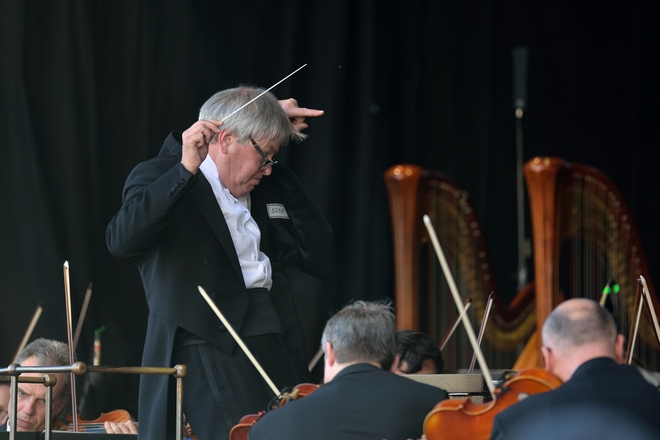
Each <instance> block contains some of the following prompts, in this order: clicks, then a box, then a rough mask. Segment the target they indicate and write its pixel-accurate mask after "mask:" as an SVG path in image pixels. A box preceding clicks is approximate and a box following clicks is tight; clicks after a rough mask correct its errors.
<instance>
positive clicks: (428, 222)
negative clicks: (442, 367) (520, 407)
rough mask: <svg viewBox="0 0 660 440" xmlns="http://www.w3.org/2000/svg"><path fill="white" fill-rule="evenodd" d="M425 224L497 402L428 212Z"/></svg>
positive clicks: (490, 379) (484, 362) (488, 372)
mask: <svg viewBox="0 0 660 440" xmlns="http://www.w3.org/2000/svg"><path fill="white" fill-rule="evenodd" d="M424 225H425V226H426V229H427V231H428V232H429V237H430V238H431V242H432V243H433V247H434V248H435V253H436V255H437V257H438V260H439V261H440V266H441V267H442V271H443V272H444V274H445V278H446V279H447V284H449V290H450V291H451V294H452V297H453V298H454V302H455V303H456V308H457V309H458V310H459V312H461V314H460V315H461V320H462V321H463V326H464V327H465V331H466V333H467V335H468V339H469V340H470V343H471V344H472V348H473V349H474V351H475V353H476V354H477V360H478V361H479V367H480V368H481V372H482V374H483V375H484V379H485V380H486V386H487V387H488V391H490V395H491V397H492V398H493V402H495V401H496V400H497V396H496V395H495V387H494V386H493V378H492V377H491V375H490V370H489V369H488V364H486V359H485V358H484V355H483V353H482V352H481V348H480V347H479V344H478V343H477V338H476V336H475V335H474V330H473V329H472V324H470V320H469V319H468V318H467V316H466V315H465V313H462V312H464V310H463V304H462V301H461V295H460V293H458V288H457V287H456V282H455V281H454V277H453V276H452V274H451V270H449V265H448V264H447V259H446V258H445V253H444V252H443V251H442V247H441V246H440V242H439V241H438V236H437V235H436V233H435V229H434V228H433V223H431V218H430V217H429V216H428V215H426V214H424Z"/></svg>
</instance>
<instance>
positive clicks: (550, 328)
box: [543, 298, 617, 350]
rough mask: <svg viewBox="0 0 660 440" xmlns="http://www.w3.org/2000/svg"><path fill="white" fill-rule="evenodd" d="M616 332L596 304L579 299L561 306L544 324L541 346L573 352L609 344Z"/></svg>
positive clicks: (610, 320)
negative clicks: (598, 344) (590, 346)
mask: <svg viewBox="0 0 660 440" xmlns="http://www.w3.org/2000/svg"><path fill="white" fill-rule="evenodd" d="M616 336H617V330H616V324H615V323H614V318H613V317H612V315H611V314H610V313H609V312H608V311H607V310H606V309H605V308H604V307H601V306H600V304H598V303H597V302H596V301H593V300H590V299H585V298H580V299H572V300H570V305H569V304H567V303H565V304H564V306H562V305H561V304H560V305H559V306H558V307H557V308H555V310H553V311H552V313H550V315H549V316H548V318H547V319H546V321H545V323H544V324H543V344H544V345H546V346H548V347H550V348H555V349H557V348H560V349H568V350H572V349H575V348H579V347H582V346H584V345H587V344H594V343H605V344H612V347H614V345H613V344H614V341H615V340H616Z"/></svg>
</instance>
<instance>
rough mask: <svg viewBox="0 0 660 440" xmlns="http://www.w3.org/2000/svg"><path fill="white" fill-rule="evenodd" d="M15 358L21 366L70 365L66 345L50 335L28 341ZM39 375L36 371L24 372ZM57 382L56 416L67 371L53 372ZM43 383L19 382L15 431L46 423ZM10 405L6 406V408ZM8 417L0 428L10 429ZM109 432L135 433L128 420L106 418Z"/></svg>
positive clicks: (64, 396)
mask: <svg viewBox="0 0 660 440" xmlns="http://www.w3.org/2000/svg"><path fill="white" fill-rule="evenodd" d="M16 362H17V363H18V364H20V365H21V366H23V367H34V366H41V367H45V366H61V365H69V352H68V348H67V345H66V344H64V343H62V342H59V341H54V340H51V339H44V338H40V339H37V340H35V341H33V342H31V343H29V344H28V345H27V346H26V347H25V348H24V349H23V350H22V351H21V352H20V353H19V355H18V358H17V359H16ZM23 374H24V375H30V376H41V374H39V373H23ZM55 377H56V378H57V383H56V384H55V387H54V388H53V401H52V414H53V415H54V419H57V418H58V417H59V416H61V415H62V413H63V412H64V410H65V407H66V404H67V403H68V402H69V399H70V397H71V388H70V375H69V374H66V373H56V374H55ZM45 404H46V387H44V386H43V385H41V384H36V383H19V384H18V393H17V402H16V409H17V412H16V431H19V432H20V431H43V430H44V428H45V426H46V408H45ZM10 410H11V409H10V408H9V409H8V412H9V411H10ZM9 430H10V426H9V418H8V420H7V422H6V423H5V424H4V425H2V426H0V431H9ZM105 430H106V432H107V433H109V434H137V427H136V426H135V424H134V423H133V422H131V421H129V422H124V423H114V422H106V423H105Z"/></svg>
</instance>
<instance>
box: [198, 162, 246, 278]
mask: <svg viewBox="0 0 660 440" xmlns="http://www.w3.org/2000/svg"><path fill="white" fill-rule="evenodd" d="M198 175H199V176H198V181H197V184H196V185H194V186H193V187H192V188H190V191H189V194H190V195H191V197H192V199H193V201H194V202H195V204H196V205H197V207H198V208H199V210H200V211H201V212H202V215H203V216H204V219H205V220H206V221H207V222H208V224H209V226H210V227H211V230H212V231H213V234H214V235H215V237H216V238H217V239H218V241H219V242H220V245H222V248H223V249H224V250H225V252H226V253H227V256H228V257H229V261H231V265H232V267H233V268H234V270H236V272H237V273H238V274H239V275H240V276H241V278H242V277H243V272H242V271H241V266H240V264H239V263H238V255H236V248H235V247H234V242H233V241H232V239H231V234H230V233H229V228H228V227H227V222H226V221H225V216H224V215H223V214H222V210H221V209H220V206H219V205H218V202H217V200H216V199H215V196H214V195H213V189H211V184H209V182H208V180H206V177H204V173H202V172H201V171H200V172H198Z"/></svg>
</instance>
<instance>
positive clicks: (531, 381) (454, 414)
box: [424, 215, 562, 440]
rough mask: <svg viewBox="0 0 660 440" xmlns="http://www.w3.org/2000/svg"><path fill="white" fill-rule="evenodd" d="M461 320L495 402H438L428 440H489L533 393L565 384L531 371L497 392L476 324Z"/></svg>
mask: <svg viewBox="0 0 660 440" xmlns="http://www.w3.org/2000/svg"><path fill="white" fill-rule="evenodd" d="M424 224H425V226H426V228H427V230H428V232H429V237H430V238H431V242H432V243H433V247H434V248H435V251H436V254H437V257H438V260H439V261H440V265H441V267H442V270H443V271H444V273H445V277H446V279H447V282H448V283H449V288H450V291H451V293H452V296H453V298H454V301H455V303H456V307H457V308H458V309H459V312H460V311H461V308H462V305H461V299H460V294H459V293H458V289H457V288H456V283H455V282H454V278H453V276H452V274H451V271H450V270H449V266H448V265H447V261H446V259H445V255H444V252H443V251H442V248H441V247H440V242H439V241H438V237H437V235H436V233H435V229H434V228H433V225H432V223H431V219H430V218H429V216H427V215H425V216H424ZM461 317H462V319H463V325H464V326H465V330H466V332H467V334H468V339H469V340H470V343H471V344H472V347H473V349H474V351H475V354H476V357H477V360H478V361H479V366H480V368H481V371H482V372H483V375H484V379H485V380H486V385H487V386H488V389H489V391H490V394H491V397H492V400H491V401H490V402H487V403H483V404H475V403H472V401H471V400H470V399H469V398H464V399H457V400H444V401H442V402H440V403H438V404H437V405H436V406H435V407H434V409H433V410H432V411H431V412H430V413H429V414H428V415H427V416H426V419H425V420H424V434H425V435H426V438H427V439H428V440H436V439H444V440H447V439H449V440H451V439H453V438H456V439H465V438H470V439H474V440H479V439H485V440H487V439H488V438H489V437H490V432H491V429H492V426H493V420H494V418H495V416H496V415H497V414H498V413H500V412H501V411H503V410H505V409H506V408H508V407H509V406H511V405H513V404H514V403H517V402H518V401H520V400H523V399H525V398H527V397H529V396H530V395H532V394H537V393H541V392H545V391H550V390H553V389H555V388H557V387H558V386H560V385H561V383H562V382H561V380H560V379H559V378H558V377H556V376H555V375H554V374H552V373H550V372H547V371H544V370H541V369H530V370H522V371H520V372H517V373H512V374H510V375H508V376H505V377H504V381H503V383H502V385H500V386H498V387H497V389H496V388H495V387H494V386H493V380H492V378H491V375H490V371H489V369H488V365H486V360H485V359H484V356H483V354H482V353H481V349H480V348H479V344H478V343H477V340H476V337H475V335H474V330H473V329H472V325H471V324H470V321H469V320H468V319H467V317H466V316H464V314H463V313H461Z"/></svg>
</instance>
